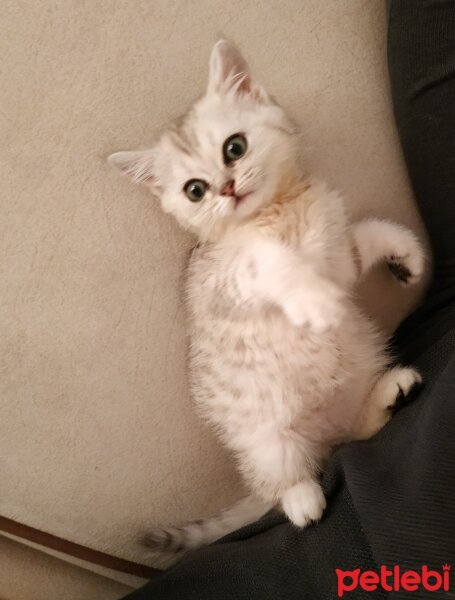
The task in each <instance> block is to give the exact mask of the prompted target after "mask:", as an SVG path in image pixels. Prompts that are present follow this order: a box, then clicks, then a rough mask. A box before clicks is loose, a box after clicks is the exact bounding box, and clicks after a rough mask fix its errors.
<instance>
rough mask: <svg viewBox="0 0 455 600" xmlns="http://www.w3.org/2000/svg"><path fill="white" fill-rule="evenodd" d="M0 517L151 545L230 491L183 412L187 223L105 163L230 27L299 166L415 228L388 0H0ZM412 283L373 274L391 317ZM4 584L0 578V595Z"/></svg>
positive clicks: (224, 460)
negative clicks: (391, 60)
mask: <svg viewBox="0 0 455 600" xmlns="http://www.w3.org/2000/svg"><path fill="white" fill-rule="evenodd" d="M1 10H2V19H1V21H0V51H1V56H2V60H1V72H2V85H1V86H0V132H1V139H2V152H1V154H0V169H1V186H2V191H1V203H0V210H1V215H0V257H1V258H0V261H1V262H0V267H1V271H0V284H1V290H2V291H1V300H0V304H1V307H0V373H1V378H0V385H1V390H0V402H1V411H2V417H1V420H0V456H1V459H0V481H1V488H2V493H1V495H0V514H2V515H4V516H6V517H10V518H13V519H16V520H18V521H21V522H24V523H26V524H28V525H30V526H33V527H37V528H40V529H43V530H46V531H49V532H51V533H54V534H56V535H59V536H61V537H64V538H67V539H70V540H72V541H75V542H77V543H80V544H85V545H89V546H91V547H93V548H96V549H98V550H102V551H104V552H110V553H114V554H116V555H118V556H122V557H124V558H127V559H130V560H137V561H143V560H144V556H143V554H142V551H141V550H140V549H139V547H138V546H137V545H136V544H135V536H136V534H137V533H138V532H140V531H142V530H143V529H144V528H146V527H147V526H150V525H153V524H156V523H165V522H169V521H175V520H177V519H178V520H180V519H184V518H186V517H196V516H201V515H202V514H205V513H207V512H210V511H213V510H216V509H218V508H220V507H221V506H224V505H227V504H229V503H231V501H232V500H233V499H234V498H236V497H238V496H239V495H240V494H241V493H242V490H241V486H240V484H239V483H238V480H237V478H236V476H235V475H234V471H233V468H232V466H231V462H230V459H229V457H228V456H227V455H226V454H225V453H224V451H223V450H222V449H221V448H220V447H219V445H218V443H217V442H216V441H215V440H214V438H213V437H212V435H211V433H210V432H209V431H207V430H206V429H205V427H203V426H202V425H201V424H200V423H199V422H198V420H197V419H196V417H195V416H193V413H192V410H191V405H190V402H189V399H188V394H187V385H186V378H185V347H186V341H185V337H184V323H183V314H182V308H181V302H180V282H181V273H182V268H183V265H184V263H185V260H186V256H187V253H188V250H189V248H190V247H191V244H192V240H191V239H190V238H189V237H188V236H187V235H185V234H184V233H182V232H180V231H179V230H178V228H177V226H176V225H175V224H174V222H173V221H172V220H170V219H169V218H168V217H166V216H165V215H163V214H161V212H160V210H159V208H158V206H157V205H156V203H155V201H154V200H153V198H151V197H150V196H148V195H147V193H146V192H145V191H144V190H142V189H139V188H133V187H132V186H130V184H129V183H128V182H127V181H126V180H124V179H121V178H120V177H119V176H118V174H117V173H115V172H113V171H111V170H110V169H109V168H108V166H107V165H106V163H105V157H106V155H108V154H109V153H110V152H113V151H115V150H120V149H128V148H132V149H133V148H135V147H139V146H144V145H147V144H148V143H150V142H151V141H152V140H153V139H154V138H155V136H156V135H157V133H158V132H159V131H160V130H161V129H162V128H163V127H164V126H165V125H166V123H167V122H168V121H169V119H171V118H173V117H176V116H178V115H179V114H180V113H181V112H182V111H184V110H185V108H186V107H187V106H188V105H189V104H190V103H191V102H192V100H194V99H195V98H196V97H197V96H198V95H200V94H201V93H203V91H204V87H205V81H206V75H207V62H208V57H209V53H210V50H211V46H212V44H213V43H214V42H215V41H216V40H217V38H218V37H219V35H220V34H222V35H224V36H226V37H228V38H230V39H232V40H234V41H235V42H237V43H238V44H239V46H240V47H241V49H242V50H243V51H244V53H245V55H246V56H247V58H249V59H250V62H251V64H252V66H253V68H254V70H255V72H256V74H257V75H258V77H260V78H261V79H262V81H263V82H264V84H265V86H266V87H267V88H268V90H269V91H270V92H271V93H272V94H273V95H274V96H276V97H277V98H278V99H279V101H280V102H281V103H282V104H283V105H284V106H285V107H287V108H288V109H289V112H290V114H291V115H292V117H293V118H294V119H295V121H296V122H297V123H298V124H299V125H300V126H301V128H302V144H301V147H302V168H304V169H305V170H307V171H308V172H311V173H312V174H315V175H317V176H319V177H323V178H324V179H326V180H327V181H328V182H329V183H330V184H331V185H332V186H335V187H337V188H339V189H341V190H342V191H343V193H344V194H345V196H346V198H347V202H348V205H349V206H350V207H351V209H352V213H353V215H354V216H355V217H356V218H357V217H360V216H363V215H379V216H389V217H391V218H393V219H395V220H397V221H399V222H402V223H407V224H409V225H411V226H412V227H413V228H417V229H418V230H419V231H420V229H419V225H418V220H417V216H416V213H415V209H414V208H413V204H412V198H411V193H410V190H409V187H408V183H407V179H406V175H405V172H404V167H403V162H402V158H401V154H400V151H399V147H398V142H397V138H396V133H395V129H394V124H393V119H392V113H391V107H390V101H389V92H388V84H387V73H386V61H385V14H384V11H385V9H384V3H383V0H322V1H321V0H268V1H267V2H259V1H258V0H248V1H247V2H245V1H244V0H231V1H230V2H225V1H224V0H201V1H198V2H196V1H195V0H194V1H183V0H97V1H96V2H95V1H93V0H63V1H60V0H59V1H57V0H34V1H33V2H19V1H16V0H2V3H1ZM416 294H417V291H414V292H413V293H410V292H408V291H403V290H402V289H401V288H399V286H398V285H396V284H395V283H394V282H392V281H391V280H390V278H388V277H387V276H386V275H385V274H380V273H378V274H377V276H376V277H375V278H374V282H373V283H370V292H369V294H368V296H369V298H370V300H369V302H368V306H370V308H371V309H372V310H373V311H374V312H377V313H379V314H380V315H381V319H382V320H383V322H385V323H387V324H388V325H389V326H392V325H394V324H396V323H397V322H398V321H399V320H400V319H401V318H402V316H403V315H404V314H405V312H406V311H407V310H408V308H409V306H410V304H411V302H412V301H413V299H414V300H415V298H416ZM1 593H2V589H1V586H0V594H1Z"/></svg>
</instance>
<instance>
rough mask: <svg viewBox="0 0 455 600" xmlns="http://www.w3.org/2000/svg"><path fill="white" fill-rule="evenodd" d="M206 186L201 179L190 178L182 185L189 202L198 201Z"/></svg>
mask: <svg viewBox="0 0 455 600" xmlns="http://www.w3.org/2000/svg"><path fill="white" fill-rule="evenodd" d="M208 187H209V186H208V184H207V183H206V182H205V181H203V180H202V179H190V180H189V181H187V182H186V183H185V185H184V186H183V191H184V192H185V194H186V195H187V198H188V199H189V200H191V202H200V201H201V200H202V198H203V197H204V196H205V192H206V191H207V189H208Z"/></svg>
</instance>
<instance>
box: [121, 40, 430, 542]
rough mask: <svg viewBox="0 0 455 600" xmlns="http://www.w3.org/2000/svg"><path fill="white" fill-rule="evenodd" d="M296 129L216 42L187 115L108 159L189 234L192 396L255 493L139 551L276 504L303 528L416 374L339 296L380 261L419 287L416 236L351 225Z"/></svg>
mask: <svg viewBox="0 0 455 600" xmlns="http://www.w3.org/2000/svg"><path fill="white" fill-rule="evenodd" d="M293 134H294V129H293V126H292V124H291V123H290V121H289V119H288V117H287V116H286V114H285V113H284V111H283V110H282V109H281V108H280V107H279V106H278V105H277V104H276V103H275V102H273V101H272V100H271V99H270V97H269V96H268V95H267V93H266V92H265V90H264V89H263V88H262V87H260V86H259V85H258V84H257V83H256V82H255V81H254V80H253V78H252V76H251V74H250V72H249V70H248V67H247V65H246V63H245V61H244V59H243V58H242V57H241V56H240V54H239V53H238V51H237V50H236V49H235V47H233V46H232V45H230V44H228V43H227V42H224V41H221V42H219V43H218V44H216V46H215V48H214V50H213V52H212V57H211V64H210V78H209V85H208V90H207V93H206V95H205V96H204V97H203V98H202V99H201V100H200V101H199V102H197V103H196V105H195V106H194V107H193V108H192V109H191V111H190V112H189V113H188V115H186V117H185V118H184V119H182V120H181V121H180V122H179V123H178V124H177V125H176V126H175V127H174V128H172V129H170V130H169V131H167V132H166V133H165V134H164V135H163V136H162V137H161V139H160V140H159V142H158V143H157V145H156V146H155V147H154V148H153V149H151V150H145V151H139V152H119V153H116V154H113V155H112V156H111V157H110V161H111V162H112V163H113V164H114V165H116V166H117V167H119V168H120V169H121V170H123V171H124V172H125V173H126V174H128V175H130V176H131V177H132V179H133V180H134V181H136V182H140V183H145V184H146V185H148V186H149V188H150V189H151V190H152V191H153V192H154V193H155V194H156V195H158V196H159V197H160V199H161V203H162V207H163V209H164V210H165V211H166V212H170V213H172V214H173V215H174V216H175V217H176V219H177V220H178V222H179V223H180V224H181V225H182V226H183V227H185V228H187V229H190V230H191V231H192V232H194V233H195V234H196V235H197V236H198V239H199V242H200V243H199V246H198V248H197V249H196V250H195V251H194V253H193V256H192V259H191V263H190V266H189V269H188V278H187V306H188V313H189V319H188V321H189V322H188V327H189V333H190V339H191V349H190V364H189V370H190V378H191V387H192V393H193V397H194V401H195V403H196V406H197V408H198V410H199V412H200V413H201V414H202V415H203V417H204V418H205V419H207V420H208V421H209V422H210V423H212V424H213V426H214V427H215V429H216V431H217V432H218V433H219V435H220V437H221V439H222V441H223V442H224V444H226V446H227V447H228V448H230V449H231V450H232V451H233V453H234V454H235V456H236V459H237V463H238V466H239V469H240V471H241V473H242V475H243V477H244V479H245V481H246V483H247V484H248V485H249V487H250V489H251V491H252V496H251V497H249V498H246V499H244V500H242V501H241V502H239V503H238V504H237V505H236V506H234V507H233V508H231V509H229V510H227V511H225V512H224V513H223V514H221V515H219V516H217V517H213V518H211V519H206V520H204V521H196V522H194V523H190V524H188V525H185V526H183V527H179V528H178V527H170V528H166V529H160V530H155V531H153V532H152V533H151V534H150V535H149V536H148V537H147V541H148V544H149V545H151V546H154V547H156V546H157V545H159V546H161V547H164V548H167V549H172V550H180V549H187V548H194V547H197V546H200V545H202V544H205V543H208V542H211V541H214V540H215V539H217V538H219V537H221V536H223V535H225V534H227V533H229V532H230V531H232V530H234V529H236V528H238V527H240V526H242V525H245V524H247V523H249V522H251V521H253V520H255V519H256V518H258V517H259V516H260V515H262V514H263V513H264V512H266V511H267V510H268V509H269V508H271V507H272V506H274V505H278V506H280V507H281V508H282V509H283V510H284V512H285V513H286V514H287V516H288V517H289V519H290V520H291V521H292V522H293V523H295V524H296V525H298V526H301V527H303V526H305V525H307V524H308V523H310V522H311V521H315V520H317V519H319V518H320V517H321V515H322V513H323V510H324V508H325V504H326V503H325V499H324V495H323V493H322V490H321V488H320V485H319V482H318V475H319V473H320V471H321V468H322V467H323V465H324V462H325V461H326V459H327V457H328V456H329V455H330V452H331V450H332V448H333V447H334V446H336V445H337V444H340V443H342V442H346V441H349V440H355V439H366V438H369V437H370V436H372V435H374V434H375V433H376V432H377V431H379V429H381V427H383V426H384V425H385V423H387V421H388V420H389V419H390V417H391V414H392V410H391V409H392V408H393V407H394V405H395V404H396V402H397V400H398V399H399V398H400V397H402V396H403V395H404V396H406V395H407V394H408V393H409V391H410V390H411V388H412V387H413V385H414V384H416V383H419V382H420V380H421V378H420V376H419V374H418V373H417V372H416V371H415V370H414V369H409V368H401V367H395V368H393V369H390V370H388V368H387V365H388V363H389V361H390V358H389V356H388V355H387V351H386V340H385V338H384V336H383V335H382V334H381V333H380V332H378V331H377V330H376V328H375V327H374V325H373V324H372V322H371V321H370V320H369V319H368V318H367V317H366V316H365V315H364V314H363V313H362V312H361V310H360V309H359V308H358V306H357V305H356V304H355V302H354V300H353V299H352V297H351V292H352V291H353V290H354V287H355V285H356V282H357V281H358V279H359V278H360V277H362V276H363V275H364V274H365V273H366V272H367V271H368V270H369V269H370V268H371V267H372V266H373V265H375V264H376V263H378V262H379V261H385V262H387V264H388V265H389V267H390V269H391V271H392V273H393V274H394V275H395V276H396V277H397V278H398V279H399V280H400V281H401V282H402V283H404V284H408V283H414V282H416V281H418V280H419V278H420V276H421V274H422V271H423V265H424V256H423V252H422V249H421V247H420V245H419V243H418V241H417V240H416V238H415V237H414V235H413V234H412V233H411V232H410V231H409V230H407V229H405V228H404V227H401V226H399V225H395V224H393V223H388V222H384V221H378V220H374V219H371V220H368V221H363V222H360V223H356V224H354V225H351V224H350V223H349V221H348V219H347V217H346V215H345V210H344V206H343V202H342V199H341V198H340V196H339V195H338V194H336V193H334V192H331V191H328V190H327V188H326V187H325V186H324V185H322V184H316V183H310V182H308V181H304V180H302V179H301V177H300V176H299V174H298V172H297V168H296V151H295V136H294V135H293Z"/></svg>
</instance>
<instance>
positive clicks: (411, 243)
mask: <svg viewBox="0 0 455 600" xmlns="http://www.w3.org/2000/svg"><path fill="white" fill-rule="evenodd" d="M387 266H388V268H389V269H390V271H391V273H392V275H393V276H394V277H396V279H398V281H399V282H400V283H401V284H402V285H404V286H408V285H413V284H415V283H417V282H418V281H419V280H420V278H421V277H422V274H423V271H424V267H425V255H424V253H423V249H422V246H421V245H420V243H419V242H418V240H417V239H416V238H415V236H414V234H412V233H411V232H410V231H409V232H406V235H405V236H404V238H403V240H401V244H398V245H397V248H396V253H395V254H393V255H391V256H389V257H388V258H387Z"/></svg>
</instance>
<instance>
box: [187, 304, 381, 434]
mask: <svg viewBox="0 0 455 600" xmlns="http://www.w3.org/2000/svg"><path fill="white" fill-rule="evenodd" d="M385 361H386V358H385V353H384V341H383V340H382V339H380V338H379V336H378V334H377V333H376V332H375V331H374V329H373V328H372V326H371V324H370V322H369V321H368V320H367V319H366V318H365V317H364V316H363V315H362V314H361V313H360V312H359V311H358V310H356V309H355V307H353V310H352V314H349V315H348V316H347V318H346V319H345V322H344V323H343V325H342V327H340V328H339V329H338V330H337V331H331V332H327V333H325V334H323V335H320V334H319V335H315V334H312V333H311V332H309V331H308V330H307V329H306V328H303V327H302V328H298V327H294V326H293V325H291V324H290V323H289V322H288V321H287V319H286V318H285V317H284V316H283V315H282V314H281V313H280V312H279V311H274V312H272V313H268V314H267V315H266V318H262V319H261V318H254V319H242V320H239V321H228V320H223V321H216V322H215V321H213V322H211V323H210V322H209V321H208V320H207V319H204V320H203V321H201V323H200V324H198V323H195V324H194V329H193V335H192V352H191V363H190V374H191V379H192V384H193V392H194V398H195V401H196V403H197V404H198V406H199V407H200V409H201V410H202V412H203V413H204V415H205V417H207V418H208V419H209V420H210V421H212V422H214V423H216V425H217V426H221V427H227V426H229V424H230V423H232V426H233V427H237V426H242V424H245V425H246V424H248V426H251V425H255V424H259V423H263V422H264V421H268V420H273V421H274V422H277V423H282V424H283V425H289V424H293V425H296V424H298V426H299V428H302V429H304V430H305V433H306V434H311V435H314V436H316V437H317V438H318V439H319V438H321V439H325V440H328V439H335V438H337V436H338V435H339V433H340V430H341V429H342V430H344V429H345V427H348V426H349V424H350V423H351V422H352V421H353V420H354V418H355V416H356V415H357V413H358V410H359V408H360V406H361V403H362V402H363V400H364V399H365V397H366V395H367V393H368V389H369V388H370V387H371V385H372V383H373V381H372V380H373V378H374V377H375V374H376V373H378V371H380V370H381V369H382V368H383V367H384V365H385ZM341 437H342V434H341Z"/></svg>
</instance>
